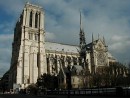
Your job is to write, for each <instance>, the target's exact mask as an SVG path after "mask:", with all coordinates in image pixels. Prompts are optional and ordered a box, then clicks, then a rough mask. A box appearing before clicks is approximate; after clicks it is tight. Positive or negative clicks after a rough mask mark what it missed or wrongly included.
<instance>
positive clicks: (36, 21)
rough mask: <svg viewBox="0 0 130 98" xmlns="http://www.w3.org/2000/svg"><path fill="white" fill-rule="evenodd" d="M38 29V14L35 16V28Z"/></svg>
mask: <svg viewBox="0 0 130 98" xmlns="http://www.w3.org/2000/svg"><path fill="white" fill-rule="evenodd" d="M37 27H38V14H37V13H36V14H35V28H37Z"/></svg>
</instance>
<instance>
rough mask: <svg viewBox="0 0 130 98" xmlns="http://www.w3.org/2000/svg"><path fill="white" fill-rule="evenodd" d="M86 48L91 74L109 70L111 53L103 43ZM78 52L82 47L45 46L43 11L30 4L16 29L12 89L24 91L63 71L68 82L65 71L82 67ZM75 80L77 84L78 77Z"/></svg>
mask: <svg viewBox="0 0 130 98" xmlns="http://www.w3.org/2000/svg"><path fill="white" fill-rule="evenodd" d="M85 47H87V50H86V51H85V52H86V57H85V62H86V64H87V65H86V66H87V67H88V70H89V72H90V73H95V71H96V68H97V67H99V66H109V62H110V60H109V58H108V49H107V46H106V43H105V40H104V39H100V38H99V39H98V40H94V39H93V37H92V43H90V44H87V45H86V46H85ZM79 51H80V47H79V46H74V45H65V44H59V43H52V42H45V29H44V10H43V9H42V8H41V7H39V6H37V5H32V4H29V3H27V4H26V5H25V7H24V9H23V12H22V14H21V16H20V18H19V21H18V22H17V23H16V27H15V29H14V40H13V44H12V58H11V66H10V71H9V72H10V76H9V78H10V80H9V81H10V88H12V87H13V84H19V85H20V86H21V88H25V87H27V86H28V84H31V83H36V81H37V78H38V77H40V76H41V74H43V73H49V74H53V75H59V72H60V71H62V73H63V77H64V78H65V77H66V75H65V72H64V68H65V67H67V66H74V65H80V54H79ZM72 78H73V79H72V80H73V81H75V79H78V76H75V78H74V77H72ZM75 84H77V82H75ZM75 87H78V86H77V85H75Z"/></svg>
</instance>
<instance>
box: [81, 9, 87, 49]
mask: <svg viewBox="0 0 130 98" xmlns="http://www.w3.org/2000/svg"><path fill="white" fill-rule="evenodd" d="M79 36H80V48H81V50H82V49H83V48H84V47H85V45H86V41H85V34H84V30H83V28H82V17H81V11H80V34H79Z"/></svg>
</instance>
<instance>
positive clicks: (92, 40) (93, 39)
mask: <svg viewBox="0 0 130 98" xmlns="http://www.w3.org/2000/svg"><path fill="white" fill-rule="evenodd" d="M93 42H94V37H93V33H92V43H93Z"/></svg>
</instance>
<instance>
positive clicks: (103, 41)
mask: <svg viewBox="0 0 130 98" xmlns="http://www.w3.org/2000/svg"><path fill="white" fill-rule="evenodd" d="M103 43H104V44H105V45H106V43H105V38H104V36H103Z"/></svg>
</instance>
